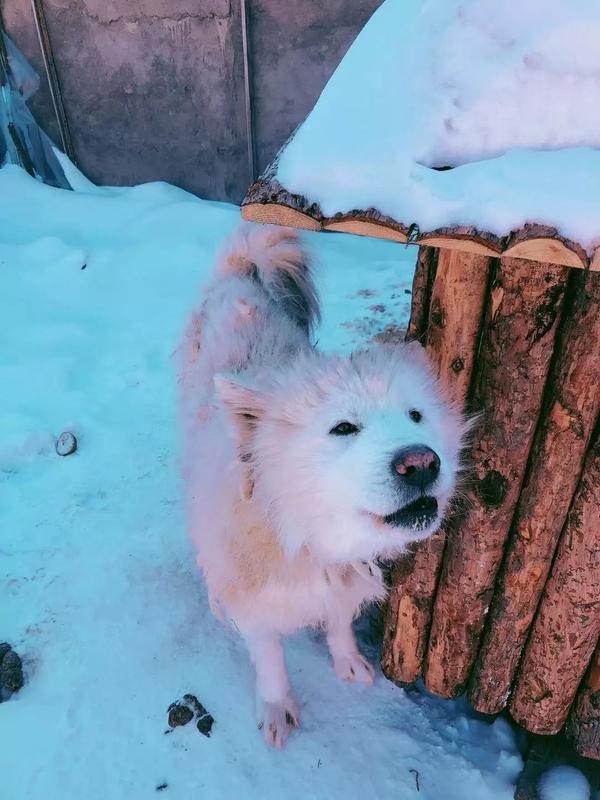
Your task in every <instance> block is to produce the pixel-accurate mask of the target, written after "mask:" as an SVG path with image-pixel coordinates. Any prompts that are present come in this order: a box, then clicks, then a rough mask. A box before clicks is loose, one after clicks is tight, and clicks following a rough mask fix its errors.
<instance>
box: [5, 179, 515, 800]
mask: <svg viewBox="0 0 600 800" xmlns="http://www.w3.org/2000/svg"><path fill="white" fill-rule="evenodd" d="M75 182H76V184H77V185H78V187H79V191H78V192H67V191H63V190H59V189H52V188H49V187H47V186H43V185H41V184H40V183H38V182H36V181H34V180H33V179H31V178H29V177H28V176H27V175H26V174H25V173H24V172H23V171H21V170H20V169H18V168H17V167H7V168H5V169H3V170H0V405H1V413H0V577H1V580H2V584H1V589H0V591H1V596H0V640H6V641H8V642H10V643H11V644H12V645H13V646H14V647H15V649H16V650H17V651H18V652H19V653H20V654H21V655H22V656H23V658H24V662H25V672H26V685H25V687H24V688H23V689H22V690H21V692H20V693H18V694H16V695H13V696H12V697H11V698H10V699H9V700H8V701H7V702H4V703H2V704H1V705H0V786H1V793H2V797H6V798H9V797H10V798H14V799H15V800H96V799H97V800H137V799H138V798H140V799H141V798H149V797H154V796H155V793H156V792H157V791H158V792H159V793H160V795H161V796H165V797H167V798H172V799H173V800H177V799H178V798H182V799H183V798H185V800H188V798H192V797H202V798H207V800H220V798H223V800H228V798H232V797H237V798H242V799H243V800H245V799H246V798H257V799H258V800H270V798H278V797H285V798H287V799H288V800H294V799H295V798H327V800H329V798H336V797H340V798H347V800H353V798H361V800H362V798H377V799H380V800H387V798H389V800H392V798H393V799H394V800H396V799H397V798H403V800H409V798H415V799H417V798H418V800H464V798H472V800H487V799H488V798H489V799H490V800H509V798H512V793H513V784H514V781H515V778H516V776H517V774H518V772H519V770H520V767H521V758H520V755H519V754H518V752H517V749H516V745H515V741H514V737H513V734H512V732H511V730H510V728H509V727H508V725H507V723H506V722H505V721H503V720H497V721H496V722H494V723H493V724H490V723H488V722H485V721H482V720H480V719H476V718H474V717H473V716H472V715H470V714H469V712H468V711H467V709H466V707H465V706H463V705H462V704H461V703H459V702H457V703H450V702H443V701H440V700H436V699H433V698H430V697H427V696H425V695H424V694H421V693H418V692H411V693H407V692H405V691H403V690H402V689H400V688H398V687H396V686H394V685H392V684H391V683H389V682H388V681H386V680H385V679H384V678H383V677H382V676H381V674H379V676H378V679H377V681H376V683H375V685H374V687H372V688H370V689H363V688H357V687H356V686H350V685H345V684H342V683H340V682H339V681H338V680H337V679H336V677H335V675H334V674H333V671H332V669H331V668H330V666H329V663H328V657H327V652H326V648H325V646H324V644H323V642H322V641H320V640H319V637H318V636H316V635H315V634H310V633H308V632H306V633H302V634H300V635H298V636H296V637H294V638H293V639H292V640H291V641H290V642H289V643H288V648H287V656H288V661H289V667H290V673H291V678H292V681H293V684H294V687H295V690H296V692H297V696H298V698H299V701H300V704H301V713H302V721H303V728H302V730H301V731H300V732H299V733H297V734H295V735H294V736H293V737H292V738H291V740H290V742H289V744H288V747H287V749H286V750H285V751H284V752H283V753H280V752H272V751H270V750H268V749H267V748H266V747H265V745H264V743H263V741H262V738H261V737H260V735H259V734H258V733H257V731H256V730H255V729H254V723H253V709H252V677H251V672H250V668H249V665H248V660H247V657H246V654H245V652H244V649H243V647H242V645H241V643H240V642H239V641H238V640H237V638H236V636H235V635H234V634H232V633H228V632H226V631H225V630H224V629H223V628H222V627H221V626H220V625H219V624H218V623H217V622H216V621H215V620H214V619H213V618H212V617H211V615H210V613H209V610H208V605H207V601H206V597H205V594H204V591H203V587H202V583H201V580H200V577H199V575H198V574H197V573H196V571H195V568H194V565H193V559H192V556H191V553H190V547H189V545H188V542H187V539H186V535H185V531H184V523H183V515H182V509H181V502H180V486H179V477H178V457H177V452H178V443H177V438H178V434H177V420H176V410H175V396H176V387H175V380H174V364H173V359H172V357H171V356H172V353H173V351H174V350H175V347H176V345H177V340H178V336H179V333H180V331H181V329H182V326H183V324H184V319H185V316H186V314H187V312H188V311H189V308H190V306H191V304H192V303H193V302H194V300H195V298H196V296H197V289H198V286H199V285H200V284H201V283H202V281H203V280H205V278H206V277H207V275H208V273H209V270H210V267H211V263H212V261H213V257H214V254H215V251H216V249H217V247H218V246H219V244H220V242H221V240H222V239H223V237H225V236H226V235H227V234H228V233H229V231H231V229H232V228H233V227H234V226H235V225H236V224H237V223H238V220H239V209H238V208H236V207H233V206H228V205H223V204H217V203H210V202H203V201H200V200H198V199H196V198H194V197H192V196H191V195H188V194H186V193H184V192H182V191H179V190H177V189H175V188H173V187H170V186H167V185H165V184H149V185H144V186H137V187H134V188H131V189H96V188H95V187H93V186H91V185H89V184H86V183H85V181H83V180H82V179H76V180H75ZM309 239H310V244H311V246H313V247H314V250H315V252H316V254H317V256H318V260H319V267H318V273H317V276H318V283H319V287H320V291H321V293H322V297H323V300H324V312H325V314H324V323H323V326H322V329H321V331H320V333H319V339H320V346H322V347H324V348H329V349H330V348H335V349H347V348H349V347H351V346H353V345H355V344H357V343H359V342H364V341H365V340H367V339H369V338H371V337H372V336H373V335H374V334H376V333H377V332H378V331H381V330H382V329H384V328H385V327H386V326H389V325H393V324H395V323H396V324H397V323H398V322H400V323H405V321H406V318H407V313H408V305H409V300H410V297H409V294H408V290H409V287H410V281H411V278H412V270H413V263H412V261H413V259H414V251H413V250H406V249H404V248H403V247H402V246H400V245H397V244H394V243H390V242H381V241H373V240H366V239H360V238H355V237H348V236H339V235H334V234H332V235H325V234H310V235H309ZM65 430H68V431H72V432H73V433H75V434H76V436H77V437H78V440H79V448H78V451H77V452H76V453H75V454H74V455H71V456H68V457H64V458H61V457H59V456H58V455H56V454H55V452H54V441H55V439H56V437H57V436H58V435H59V434H60V433H61V431H65ZM198 457H199V458H210V453H199V454H198ZM365 647H366V649H367V651H368V653H369V655H370V656H371V657H372V658H374V659H375V658H376V649H377V648H376V644H375V643H374V641H373V637H371V640H370V641H369V638H368V637H367V640H366V642H365ZM186 692H192V693H193V694H195V695H196V696H197V697H198V698H199V700H200V701H201V702H202V703H203V704H204V705H205V706H206V707H207V709H208V710H209V711H210V712H211V713H212V715H213V716H214V718H215V720H216V722H215V725H214V728H213V732H212V736H211V737H210V738H206V737H204V736H202V735H201V734H200V733H199V732H198V731H197V730H196V728H195V727H194V725H193V724H191V723H190V724H189V725H187V726H186V727H183V728H177V729H175V730H174V731H173V732H166V731H167V715H166V712H167V707H168V706H169V704H170V703H171V702H173V701H174V700H176V699H178V698H180V697H181V696H182V695H183V694H184V693H186ZM417 782H418V788H417ZM164 784H166V786H164ZM158 787H162V788H160V789H159V788H158Z"/></svg>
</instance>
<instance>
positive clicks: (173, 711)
mask: <svg viewBox="0 0 600 800" xmlns="http://www.w3.org/2000/svg"><path fill="white" fill-rule="evenodd" d="M168 714H169V716H168V723H169V726H170V727H171V728H177V727H179V726H180V725H187V724H188V722H190V721H191V720H192V719H194V712H193V711H192V709H191V708H190V707H189V706H184V705H183V704H182V703H171V705H170V706H169V710H168Z"/></svg>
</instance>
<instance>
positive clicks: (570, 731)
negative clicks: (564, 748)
mask: <svg viewBox="0 0 600 800" xmlns="http://www.w3.org/2000/svg"><path fill="white" fill-rule="evenodd" d="M567 735H568V736H569V738H570V739H571V741H572V742H573V746H574V747H575V750H577V752H578V753H579V754H580V755H582V756H585V757H586V758H594V759H596V760H600V642H599V643H598V646H597V647H596V652H595V654H594V657H593V658H592V664H591V667H590V669H589V671H588V674H587V676H586V678H585V680H584V682H583V684H582V685H581V687H580V689H579V692H578V694H577V699H576V701H575V703H574V705H573V708H572V709H571V714H570V715H569V722H568V723H567Z"/></svg>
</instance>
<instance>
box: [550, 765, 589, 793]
mask: <svg viewBox="0 0 600 800" xmlns="http://www.w3.org/2000/svg"><path fill="white" fill-rule="evenodd" d="M538 793H539V796H540V800H590V784H589V783H588V779H587V778H586V777H585V775H584V774H583V772H580V771H579V770H578V769H576V768H575V767H571V766H568V765H566V764H565V765H562V766H560V767H553V768H552V769H549V770H548V772H545V773H544V774H543V775H542V777H541V778H540V780H539V783H538Z"/></svg>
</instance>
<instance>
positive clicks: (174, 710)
mask: <svg viewBox="0 0 600 800" xmlns="http://www.w3.org/2000/svg"><path fill="white" fill-rule="evenodd" d="M168 715H169V716H168V722H169V725H170V727H171V728H177V727H179V726H181V725H187V724H188V722H191V720H192V719H193V718H194V717H196V727H197V728H198V730H199V731H200V733H201V734H202V735H203V736H207V737H210V734H211V731H212V726H213V725H214V722H215V721H214V718H213V717H212V715H211V714H209V712H208V711H207V710H206V709H205V708H204V706H203V705H202V703H201V702H200V701H199V700H198V698H197V697H196V696H195V695H193V694H184V695H183V700H178V701H176V702H175V703H171V705H170V706H169V708H168Z"/></svg>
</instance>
